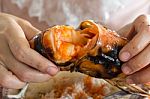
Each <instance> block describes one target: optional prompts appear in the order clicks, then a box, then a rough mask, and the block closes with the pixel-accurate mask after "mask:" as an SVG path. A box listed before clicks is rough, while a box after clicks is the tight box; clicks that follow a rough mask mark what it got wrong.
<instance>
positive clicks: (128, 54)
mask: <svg viewBox="0 0 150 99" xmlns="http://www.w3.org/2000/svg"><path fill="white" fill-rule="evenodd" d="M129 58H130V53H129V52H123V53H121V59H122V60H123V61H127V60H128V59H129Z"/></svg>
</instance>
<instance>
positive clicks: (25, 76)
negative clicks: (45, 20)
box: [0, 13, 58, 89]
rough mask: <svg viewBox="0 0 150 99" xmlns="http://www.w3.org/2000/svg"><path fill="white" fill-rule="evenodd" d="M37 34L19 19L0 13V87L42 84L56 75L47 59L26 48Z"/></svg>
mask: <svg viewBox="0 0 150 99" xmlns="http://www.w3.org/2000/svg"><path fill="white" fill-rule="evenodd" d="M39 32H40V31H39V30H38V29H36V28H35V27H33V26H32V25H31V24H30V23H29V22H27V21H26V20H23V19H21V18H18V17H15V16H12V15H8V14H4V13H0V85H1V86H3V87H7V88H14V89H19V88H22V87H23V86H24V85H25V83H26V82H43V81H46V80H48V79H49V78H50V77H51V76H53V75H55V74H56V73H57V72H58V68H57V67H56V66H55V65H54V64H52V62H50V61H49V60H47V59H46V58H44V57H43V56H41V55H40V54H39V53H37V52H36V51H34V50H32V49H31V48H30V45H29V43H28V41H29V40H30V39H31V38H32V37H34V36H35V35H36V34H37V33H39Z"/></svg>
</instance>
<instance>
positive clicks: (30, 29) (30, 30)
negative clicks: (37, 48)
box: [17, 19, 41, 41]
mask: <svg viewBox="0 0 150 99" xmlns="http://www.w3.org/2000/svg"><path fill="white" fill-rule="evenodd" d="M17 23H18V24H19V25H20V26H21V28H22V29H23V31H24V33H25V35H26V37H27V39H28V41H29V40H31V39H32V38H33V37H34V36H36V35H37V34H39V33H40V32H41V31H40V30H38V29H37V28H35V27H34V26H33V25H32V24H31V23H30V22H28V21H26V20H23V19H19V20H18V21H17Z"/></svg>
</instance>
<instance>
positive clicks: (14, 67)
mask: <svg viewBox="0 0 150 99" xmlns="http://www.w3.org/2000/svg"><path fill="white" fill-rule="evenodd" d="M5 64H6V65H7V68H8V69H9V70H10V71H12V72H13V73H14V74H15V75H16V76H17V77H18V78H19V79H20V80H21V81H23V82H44V81H47V80H49V79H50V76H49V75H48V74H44V73H42V72H40V71H38V70H36V69H33V68H30V67H29V66H27V65H25V64H23V63H21V62H19V61H17V60H16V59H15V58H12V57H11V56H9V58H7V59H5Z"/></svg>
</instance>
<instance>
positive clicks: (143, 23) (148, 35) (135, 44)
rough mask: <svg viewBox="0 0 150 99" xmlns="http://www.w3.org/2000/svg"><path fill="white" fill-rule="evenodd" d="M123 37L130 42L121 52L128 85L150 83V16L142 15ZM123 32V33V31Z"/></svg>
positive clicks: (128, 27) (129, 26) (127, 29)
mask: <svg viewBox="0 0 150 99" xmlns="http://www.w3.org/2000/svg"><path fill="white" fill-rule="evenodd" d="M125 29H126V31H124V32H123V33H122V34H121V35H122V36H124V37H127V38H128V39H129V40H130V41H129V43H128V44H126V45H125V46H124V47H123V48H122V50H121V51H120V54H119V57H120V59H121V60H122V61H124V62H125V63H124V64H123V66H122V71H123V73H125V74H127V75H129V76H128V77H127V79H126V81H127V83H135V84H139V83H148V82H150V16H146V15H141V16H139V17H138V18H137V19H136V20H135V21H134V22H133V23H132V24H130V25H128V26H127V27H125V28H124V29H123V30H125ZM123 30H121V31H123Z"/></svg>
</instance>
